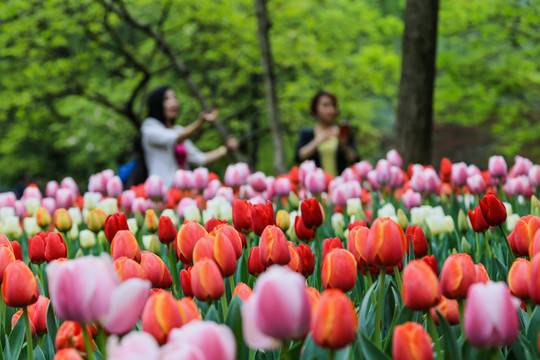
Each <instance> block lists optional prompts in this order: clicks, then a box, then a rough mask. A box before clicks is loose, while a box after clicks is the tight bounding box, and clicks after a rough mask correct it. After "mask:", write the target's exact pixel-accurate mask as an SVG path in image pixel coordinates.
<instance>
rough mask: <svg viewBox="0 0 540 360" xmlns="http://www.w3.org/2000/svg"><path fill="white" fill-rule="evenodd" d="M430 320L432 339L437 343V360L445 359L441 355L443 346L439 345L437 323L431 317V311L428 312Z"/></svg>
mask: <svg viewBox="0 0 540 360" xmlns="http://www.w3.org/2000/svg"><path fill="white" fill-rule="evenodd" d="M427 318H428V327H429V332H430V333H431V337H432V338H433V341H434V343H435V351H436V352H437V359H443V357H442V353H441V344H439V334H438V333H437V327H436V326H435V321H433V316H431V311H429V310H428V311H427Z"/></svg>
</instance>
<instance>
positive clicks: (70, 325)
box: [54, 321, 95, 354]
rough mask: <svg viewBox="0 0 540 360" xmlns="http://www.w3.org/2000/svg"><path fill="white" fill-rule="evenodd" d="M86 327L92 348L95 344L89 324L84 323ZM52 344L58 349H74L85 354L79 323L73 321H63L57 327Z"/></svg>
mask: <svg viewBox="0 0 540 360" xmlns="http://www.w3.org/2000/svg"><path fill="white" fill-rule="evenodd" d="M86 329H87V330H88V335H89V336H90V343H91V345H92V349H93V348H94V347H95V346H94V342H93V341H92V331H91V326H90V325H86ZM54 346H55V347H56V350H59V351H60V350H62V349H76V350H77V351H79V352H80V353H82V354H86V347H85V345H84V336H83V331H82V326H81V324H79V323H78V322H75V321H64V322H63V323H62V325H60V327H59V328H58V332H57V333H56V338H55V340H54Z"/></svg>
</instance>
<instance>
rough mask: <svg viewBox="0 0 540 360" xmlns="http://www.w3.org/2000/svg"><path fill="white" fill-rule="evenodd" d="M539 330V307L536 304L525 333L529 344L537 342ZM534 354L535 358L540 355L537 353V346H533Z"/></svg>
mask: <svg viewBox="0 0 540 360" xmlns="http://www.w3.org/2000/svg"><path fill="white" fill-rule="evenodd" d="M539 332H540V307H538V306H536V307H535V309H534V311H533V313H532V315H531V320H530V321H529V326H528V327H527V330H526V331H525V333H526V334H527V339H528V340H529V342H530V343H531V344H538V333H539ZM532 348H533V351H534V355H535V357H536V358H539V357H540V354H539V353H538V347H537V346H533V347H532Z"/></svg>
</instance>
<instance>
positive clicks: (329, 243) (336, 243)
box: [322, 237, 356, 260]
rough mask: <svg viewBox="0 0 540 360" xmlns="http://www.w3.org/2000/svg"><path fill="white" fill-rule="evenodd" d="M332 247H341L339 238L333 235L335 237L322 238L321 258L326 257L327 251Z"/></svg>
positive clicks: (332, 248)
mask: <svg viewBox="0 0 540 360" xmlns="http://www.w3.org/2000/svg"><path fill="white" fill-rule="evenodd" d="M334 249H343V244H342V243H341V240H340V238H338V237H335V238H329V239H324V241H323V245H322V256H323V259H324V258H325V257H326V255H328V253H330V252H331V251H332V250H334ZM353 256H354V255H353ZM355 260H356V259H355Z"/></svg>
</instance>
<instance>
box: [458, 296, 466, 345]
mask: <svg viewBox="0 0 540 360" xmlns="http://www.w3.org/2000/svg"><path fill="white" fill-rule="evenodd" d="M458 305H459V325H460V326H461V333H462V336H463V340H464V341H465V339H466V338H467V337H466V336H465V321H464V320H465V319H464V317H463V315H464V313H465V300H464V299H459V300H458Z"/></svg>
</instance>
